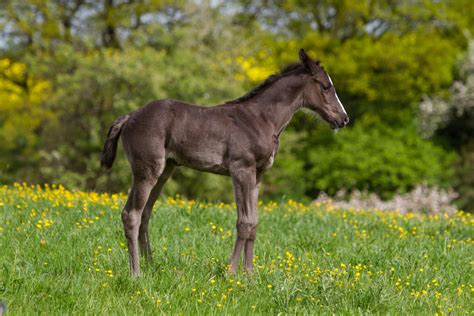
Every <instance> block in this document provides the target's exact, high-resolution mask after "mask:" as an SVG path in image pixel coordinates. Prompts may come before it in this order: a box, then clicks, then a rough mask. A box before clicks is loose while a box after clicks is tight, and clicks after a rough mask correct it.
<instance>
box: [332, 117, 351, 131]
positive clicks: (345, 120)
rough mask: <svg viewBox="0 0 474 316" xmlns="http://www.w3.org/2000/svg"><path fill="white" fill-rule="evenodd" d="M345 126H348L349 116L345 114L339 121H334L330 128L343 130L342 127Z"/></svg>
mask: <svg viewBox="0 0 474 316" xmlns="http://www.w3.org/2000/svg"><path fill="white" fill-rule="evenodd" d="M347 124H349V116H348V115H347V114H344V116H343V117H342V118H341V119H338V120H335V121H334V122H333V123H332V124H331V127H332V128H333V129H336V128H343V127H344V126H346V125H347Z"/></svg>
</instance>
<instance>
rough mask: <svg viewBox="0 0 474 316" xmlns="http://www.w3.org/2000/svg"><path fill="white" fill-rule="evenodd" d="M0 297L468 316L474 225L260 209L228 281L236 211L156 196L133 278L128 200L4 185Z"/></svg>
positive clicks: (103, 310) (138, 309)
mask: <svg viewBox="0 0 474 316" xmlns="http://www.w3.org/2000/svg"><path fill="white" fill-rule="evenodd" d="M0 199H1V200H0V246H1V249H0V301H3V302H6V303H7V306H8V312H9V313H11V314H12V315H20V314H33V313H38V312H41V313H45V314H64V313H79V314H83V313H88V314H110V313H114V314H116V313H117V314H125V313H127V314H142V313H147V314H152V313H153V314H156V313H165V314H177V313H182V314H193V315H194V314H205V315H207V314H220V313H225V314H239V315H246V314H278V313H283V314H334V313H335V314H409V315H414V314H436V313H439V314H442V313H445V314H470V315H472V314H474V304H473V300H472V293H473V292H472V291H473V290H472V287H473V277H472V276H473V265H474V258H473V254H474V247H473V239H472V238H473V220H472V217H471V216H470V214H456V215H453V216H451V217H444V216H426V215H423V216H419V215H400V214H397V213H380V212H370V211H361V212H356V211H351V210H334V209H332V207H331V206H330V205H329V206H324V205H322V206H313V207H307V206H304V205H301V204H299V203H295V202H292V201H289V202H285V203H279V204H277V203H270V204H266V205H261V206H260V208H259V216H260V224H259V228H258V234H257V242H256V256H257V258H256V262H255V270H256V271H255V273H254V274H252V275H246V274H245V273H243V272H239V273H238V274H237V275H229V274H228V272H227V270H226V261H227V259H228V256H229V255H230V252H231V249H232V246H233V242H234V238H235V231H234V228H235V217H236V214H235V211H234V209H233V207H232V206H229V205H223V204H221V205H216V204H214V205H209V204H206V205H204V204H202V203H193V202H186V201H182V200H180V199H168V200H165V199H162V200H161V201H160V202H159V203H158V204H157V205H156V207H155V210H154V214H153V217H152V220H151V232H150V233H151V241H152V247H153V249H154V263H152V264H148V265H147V264H145V263H144V262H142V265H141V266H142V277H140V278H139V279H132V278H131V277H130V276H129V267H128V257H127V252H126V249H125V239H124V237H123V232H122V224H121V220H120V209H121V207H122V205H123V203H124V197H123V196H122V195H119V196H112V197H111V196H108V195H97V194H88V193H81V192H69V191H67V190H64V189H62V188H60V189H58V188H56V189H54V188H49V189H41V190H39V189H37V188H28V187H23V186H18V185H17V186H15V187H6V186H4V187H0Z"/></svg>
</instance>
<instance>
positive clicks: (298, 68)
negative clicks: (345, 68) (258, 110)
mask: <svg viewBox="0 0 474 316" xmlns="http://www.w3.org/2000/svg"><path fill="white" fill-rule="evenodd" d="M305 72H309V69H307V68H306V67H305V66H304V65H303V64H301V63H299V62H297V63H292V64H289V65H287V66H285V67H283V69H282V70H281V71H280V72H278V73H275V74H273V75H271V76H270V77H268V78H267V79H266V80H265V81H263V82H262V83H261V84H259V85H258V86H257V87H255V88H253V89H252V90H250V91H249V92H247V93H246V94H245V95H243V96H241V97H240V98H237V99H235V100H231V101H227V102H226V103H225V104H232V103H240V102H243V101H247V100H249V99H251V98H253V97H254V96H256V95H257V94H259V93H260V92H262V91H264V90H265V89H267V88H268V87H270V86H271V85H272V84H274V83H275V82H277V81H278V80H279V79H281V78H283V77H286V76H288V75H291V74H295V73H305Z"/></svg>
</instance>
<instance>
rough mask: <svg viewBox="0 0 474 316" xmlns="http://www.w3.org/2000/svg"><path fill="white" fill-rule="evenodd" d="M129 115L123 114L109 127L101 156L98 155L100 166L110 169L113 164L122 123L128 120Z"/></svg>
mask: <svg viewBox="0 0 474 316" xmlns="http://www.w3.org/2000/svg"><path fill="white" fill-rule="evenodd" d="M128 117H129V115H128V114H127V115H124V116H122V117H120V118H118V119H117V120H116V121H115V122H114V123H113V124H112V126H111V127H110V129H109V134H108V135H107V140H106V141H105V144H104V149H103V150H102V156H101V157H100V166H101V167H102V168H105V169H110V168H111V167H112V165H113V164H114V160H115V155H116V153H117V142H118V139H119V137H120V132H121V131H122V126H123V124H124V123H125V122H126V121H127V120H128Z"/></svg>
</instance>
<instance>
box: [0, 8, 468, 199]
mask: <svg viewBox="0 0 474 316" xmlns="http://www.w3.org/2000/svg"><path fill="white" fill-rule="evenodd" d="M467 7H470V1H469V0H456V1H428V0H426V1H417V2H410V1H369V0H363V1H336V0H323V1H318V2H317V3H313V2H308V1H300V0H295V1H286V2H281V1H263V2H261V1H249V0H235V1H226V2H212V1H211V2H197V3H196V2H193V1H166V0H165V1H145V2H144V1H138V2H137V1H125V2H124V1H117V0H100V1H82V0H72V1H55V0H45V1H32V0H24V1H9V2H6V3H4V4H1V5H0V37H1V38H2V43H0V75H1V76H0V98H1V99H2V103H1V104H0V141H1V142H2V145H3V146H2V149H1V151H2V152H1V155H0V181H1V182H7V183H10V182H12V181H14V180H28V181H31V182H45V181H48V182H54V181H59V182H61V183H63V184H65V185H67V186H68V187H78V188H94V189H97V190H112V191H126V190H127V188H128V187H129V183H130V172H129V168H128V164H127V162H126V160H125V159H124V156H123V154H122V153H121V149H120V148H119V151H120V153H119V155H118V161H117V162H116V164H117V165H116V166H115V167H114V169H113V170H112V171H111V172H110V173H104V172H103V171H101V170H100V169H99V163H98V158H99V155H100V151H101V148H102V143H103V141H104V138H105V135H106V133H107V130H108V128H109V126H110V124H111V123H112V122H113V120H114V119H116V118H117V117H118V116H120V115H123V114H124V113H127V112H130V111H133V110H135V109H137V108H138V107H140V106H142V105H144V104H146V103H147V102H149V101H151V100H153V99H159V98H176V99H180V100H183V101H188V102H193V103H197V104H202V105H213V104H217V103H221V102H224V101H226V100H229V99H234V98H236V97H238V96H239V95H242V94H243V93H244V90H245V89H244V87H245V88H250V87H252V86H254V85H255V84H257V82H258V81H260V80H262V79H265V77H266V76H268V75H269V74H271V73H273V72H275V71H277V70H278V68H279V67H281V66H282V65H284V64H286V63H288V62H294V61H296V60H297V50H298V49H299V48H300V47H304V48H306V50H307V51H308V52H309V53H310V54H312V55H314V56H316V57H318V58H320V59H321V61H322V63H323V65H324V66H325V67H326V69H327V70H328V72H329V73H330V74H331V77H332V79H333V81H334V83H335V86H336V87H337V89H338V94H339V97H340V99H341V100H342V102H343V103H344V105H345V107H346V109H347V110H348V113H349V115H350V117H351V122H352V123H351V125H350V126H349V128H348V129H347V130H345V131H343V132H341V133H340V135H338V137H334V135H332V134H331V133H330V131H329V129H328V128H327V127H326V126H325V125H324V124H322V125H321V124H318V125H316V124H314V121H313V120H312V118H310V117H307V116H304V115H299V114H298V115H296V118H295V119H294V120H293V122H292V123H291V124H290V126H289V127H288V129H287V131H285V133H284V134H283V136H282V139H281V146H280V150H281V151H280V153H279V154H278V157H277V159H276V162H275V166H274V168H273V170H271V171H270V172H268V173H267V174H266V175H265V179H264V184H263V185H262V192H263V194H264V195H266V196H267V197H276V196H281V195H285V194H289V193H290V192H291V194H293V195H296V196H301V197H304V198H314V197H315V195H317V194H318V193H319V191H320V190H325V191H327V192H335V191H337V190H339V189H343V188H348V189H352V188H358V189H369V190H372V191H376V192H378V193H381V194H382V195H383V196H390V195H391V194H392V193H393V192H395V191H397V190H400V191H405V190H407V189H408V188H410V187H412V186H413V185H415V184H416V183H419V182H421V181H427V182H428V183H436V184H440V183H443V184H444V183H448V184H451V180H452V179H451V175H452V174H453V170H454V169H455V168H459V170H465V169H463V168H464V167H461V165H468V164H469V163H468V162H466V163H464V162H462V161H461V162H460V163H458V165H457V166H458V167H455V166H452V165H449V164H448V162H449V161H451V158H452V157H453V154H451V153H450V150H451V148H454V149H455V150H456V151H457V152H458V154H459V152H461V151H463V150H464V149H462V146H457V145H456V146H455V144H456V142H457V141H458V138H457V137H456V136H453V135H457V134H452V133H451V132H450V131H447V132H446V133H444V135H445V136H446V135H447V136H446V137H444V136H443V137H441V138H439V137H437V138H434V139H431V140H421V138H420V137H419V136H418V135H417V133H416V131H415V129H414V128H413V127H412V126H413V125H414V124H415V120H416V116H415V115H414V113H415V112H416V108H417V105H418V103H419V101H420V100H421V99H422V98H423V97H424V96H425V95H433V96H447V95H449V91H448V89H447V88H448V87H449V86H451V84H452V82H453V80H454V78H456V77H457V75H458V74H457V70H456V65H457V61H458V59H459V57H460V56H461V55H462V53H463V51H465V50H466V48H467V40H466V36H465V34H468V33H469V32H470V33H471V34H472V32H473V30H474V28H473V27H474V24H473V21H474V19H473V13H472V12H471V11H472V10H466V9H465V8H467ZM12 65H14V66H12ZM15 67H16V68H15ZM454 125H456V124H454V123H453V124H452V125H451V126H454ZM382 126H384V127H383V128H382ZM349 134H353V136H348V135H349ZM465 134H468V133H465ZM371 137H373V139H372V141H370V138H371ZM438 141H441V143H442V144H443V145H444V146H445V148H446V149H442V148H441V147H439V146H438V145H436V143H437V142H438ZM350 142H353V143H354V144H359V145H360V146H362V147H361V148H363V149H361V151H360V152H354V148H352V147H350V146H348V144H349V143H350ZM378 142H382V144H379V143H378ZM371 143H372V144H373V146H372V144H371ZM339 147H340V148H339ZM374 148H377V150H374ZM466 148H467V147H466ZM418 150H419V151H421V152H420V153H419V156H420V157H421V158H420V163H417V162H415V163H413V164H412V165H410V166H409V167H406V165H407V164H408V162H409V160H410V159H413V160H414V161H415V160H418V156H417V154H416V151H418ZM364 152H365V153H371V155H370V157H365V156H363V155H362V153H364ZM321 153H324V155H321ZM351 155H354V156H353V157H352V156H351ZM430 155H431V156H430ZM326 156H330V157H331V159H324V157H326ZM461 156H462V157H465V156H466V154H465V153H463V154H462V155H461ZM467 156H469V155H468V154H467ZM467 156H466V157H467ZM351 157H352V158H351ZM429 157H432V159H429ZM365 158H367V161H372V162H373V163H371V166H370V168H369V167H367V168H366V169H365V170H370V172H362V171H360V170H361V169H360V168H362V162H361V161H363V160H364V159H365ZM348 160H351V161H348ZM426 163H429V164H430V166H431V168H429V170H428V169H427V168H423V165H424V164H426ZM398 164H401V165H403V166H404V167H403V168H402V170H397V168H398ZM354 166H355V167H354ZM352 168H353V169H354V170H358V171H357V172H358V174H357V176H355V175H352V173H351V172H352V171H350V170H349V169H352ZM346 169H347V170H349V171H347V170H346ZM340 170H345V171H347V172H348V174H351V176H350V178H349V179H344V177H342V178H341V173H340ZM440 170H446V172H441V171H440ZM425 171H426V172H425ZM459 172H461V173H464V171H458V173H459ZM468 173H471V172H470V171H468ZM364 174H365V175H366V176H364ZM468 178H469V177H468ZM468 182H469V181H468ZM166 190H168V192H170V193H171V192H176V191H178V192H181V193H183V194H185V195H186V196H189V197H198V196H199V197H204V198H207V199H213V200H214V199H224V200H231V199H232V189H231V186H230V181H229V180H228V179H225V178H221V177H218V176H214V175H208V174H202V173H197V172H194V171H190V170H184V169H179V170H177V172H176V173H175V174H174V176H173V179H172V180H171V181H170V184H168V185H167V186H166ZM462 191H463V192H466V190H464V189H462Z"/></svg>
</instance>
